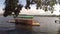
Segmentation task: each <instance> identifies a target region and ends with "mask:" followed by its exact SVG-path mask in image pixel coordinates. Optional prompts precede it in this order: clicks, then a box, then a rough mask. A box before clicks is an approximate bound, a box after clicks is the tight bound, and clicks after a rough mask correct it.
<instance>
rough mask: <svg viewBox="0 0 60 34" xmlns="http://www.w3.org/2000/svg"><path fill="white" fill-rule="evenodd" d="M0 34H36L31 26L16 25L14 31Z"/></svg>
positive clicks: (5, 31)
mask: <svg viewBox="0 0 60 34" xmlns="http://www.w3.org/2000/svg"><path fill="white" fill-rule="evenodd" d="M0 34H38V32H34V31H33V28H32V26H27V25H26V26H24V25H16V29H13V30H4V31H0Z"/></svg>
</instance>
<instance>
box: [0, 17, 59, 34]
mask: <svg viewBox="0 0 60 34" xmlns="http://www.w3.org/2000/svg"><path fill="white" fill-rule="evenodd" d="M9 19H11V17H6V18H5V17H0V34H60V24H59V23H55V20H59V19H58V18H57V17H34V20H35V21H37V22H39V23H40V26H33V27H31V26H25V25H23V26H21V25H17V26H18V27H16V29H15V25H14V24H11V23H8V22H7V21H8V20H9ZM6 27H7V28H6ZM12 28H13V29H12Z"/></svg>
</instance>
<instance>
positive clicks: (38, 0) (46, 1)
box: [3, 0, 57, 17]
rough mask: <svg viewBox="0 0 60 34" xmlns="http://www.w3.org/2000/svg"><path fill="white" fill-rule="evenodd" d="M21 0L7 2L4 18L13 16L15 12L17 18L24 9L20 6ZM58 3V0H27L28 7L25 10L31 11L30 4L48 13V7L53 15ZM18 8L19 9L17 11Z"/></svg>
mask: <svg viewBox="0 0 60 34" xmlns="http://www.w3.org/2000/svg"><path fill="white" fill-rule="evenodd" d="M18 1H19V0H5V12H4V14H3V15H4V16H5V17H6V16H8V15H11V14H12V12H14V15H15V16H16V17H17V16H18V15H19V13H20V10H21V9H22V7H23V6H22V5H21V4H19V5H18V3H19V2H18ZM56 3H57V1H56V0H26V6H25V9H30V4H36V9H38V8H40V9H43V10H45V11H48V6H49V10H50V11H51V13H53V10H54V8H53V6H54V5H55V4H56ZM16 8H17V9H16Z"/></svg>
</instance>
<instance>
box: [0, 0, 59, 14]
mask: <svg viewBox="0 0 60 34" xmlns="http://www.w3.org/2000/svg"><path fill="white" fill-rule="evenodd" d="M4 1H5V0H0V13H3V12H4V11H3V8H4ZM19 3H21V4H23V5H24V6H25V5H26V1H25V0H19ZM35 6H36V4H34V5H30V7H31V9H29V10H26V9H24V8H23V9H22V11H21V13H26V14H46V13H47V14H51V13H50V12H49V11H48V12H44V10H41V9H38V10H36V7H35ZM59 8H60V5H59V4H57V5H55V10H54V13H53V14H56V15H59V14H60V13H59V10H60V9H59ZM32 11H33V12H32Z"/></svg>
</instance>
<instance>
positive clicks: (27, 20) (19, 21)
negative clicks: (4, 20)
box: [9, 16, 40, 26]
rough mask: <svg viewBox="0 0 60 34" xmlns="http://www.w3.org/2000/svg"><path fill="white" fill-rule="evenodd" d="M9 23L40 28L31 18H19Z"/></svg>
mask: <svg viewBox="0 0 60 34" xmlns="http://www.w3.org/2000/svg"><path fill="white" fill-rule="evenodd" d="M9 22H10V23H15V24H20V25H29V26H40V24H39V23H38V22H36V21H34V19H33V16H20V17H16V18H14V19H11V20H9Z"/></svg>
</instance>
